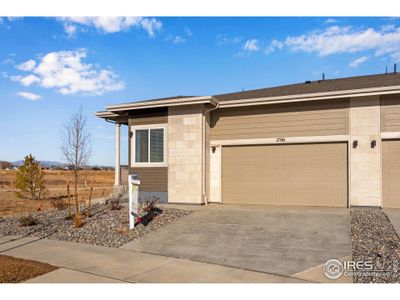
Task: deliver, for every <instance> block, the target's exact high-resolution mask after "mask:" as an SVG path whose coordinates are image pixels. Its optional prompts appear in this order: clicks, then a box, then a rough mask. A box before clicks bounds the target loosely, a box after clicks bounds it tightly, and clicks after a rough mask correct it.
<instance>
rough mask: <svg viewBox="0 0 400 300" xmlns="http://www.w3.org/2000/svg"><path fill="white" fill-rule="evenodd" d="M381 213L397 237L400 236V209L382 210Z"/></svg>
mask: <svg viewBox="0 0 400 300" xmlns="http://www.w3.org/2000/svg"><path fill="white" fill-rule="evenodd" d="M383 212H384V213H385V215H386V216H387V217H388V218H389V221H390V223H392V225H393V228H394V230H395V231H396V233H397V235H398V236H400V209H399V208H384V209H383Z"/></svg>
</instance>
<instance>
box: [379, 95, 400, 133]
mask: <svg viewBox="0 0 400 300" xmlns="http://www.w3.org/2000/svg"><path fill="white" fill-rule="evenodd" d="M381 131H382V132H395V131H400V95H399V94H395V95H383V96H381Z"/></svg>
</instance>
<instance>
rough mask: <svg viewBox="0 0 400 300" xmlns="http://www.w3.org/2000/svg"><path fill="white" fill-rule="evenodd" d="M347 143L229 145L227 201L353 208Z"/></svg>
mask: <svg viewBox="0 0 400 300" xmlns="http://www.w3.org/2000/svg"><path fill="white" fill-rule="evenodd" d="M347 194H348V191H347V143H324V144H288V145H257V146H225V147H223V148H222V202H223V203H235V204H246V203H247V204H268V205H304V206H332V207H346V206H347Z"/></svg>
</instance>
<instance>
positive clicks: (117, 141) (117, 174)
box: [114, 123, 121, 186]
mask: <svg viewBox="0 0 400 300" xmlns="http://www.w3.org/2000/svg"><path fill="white" fill-rule="evenodd" d="M120 145H121V124H118V123H115V180H114V185H115V186H119V185H120V184H121V154H120Z"/></svg>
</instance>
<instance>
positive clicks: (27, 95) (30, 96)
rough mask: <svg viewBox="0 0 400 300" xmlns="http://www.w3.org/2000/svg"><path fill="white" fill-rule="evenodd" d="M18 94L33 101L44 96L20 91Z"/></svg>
mask: <svg viewBox="0 0 400 300" xmlns="http://www.w3.org/2000/svg"><path fill="white" fill-rule="evenodd" d="M17 95H18V96H20V97H23V98H25V99H28V100H31V101H36V100H39V99H40V98H42V97H41V96H40V95H37V94H34V93H29V92H18V93H17Z"/></svg>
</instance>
